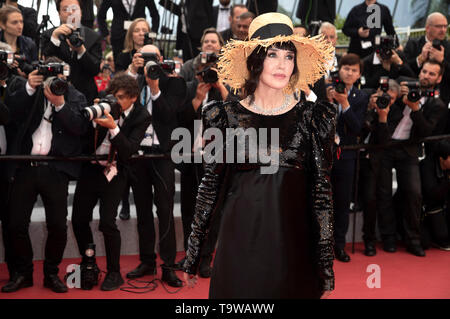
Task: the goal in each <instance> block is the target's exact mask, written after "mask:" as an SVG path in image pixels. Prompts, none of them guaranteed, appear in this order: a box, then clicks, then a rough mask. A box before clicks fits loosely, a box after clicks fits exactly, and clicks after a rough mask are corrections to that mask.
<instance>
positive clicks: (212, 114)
mask: <svg viewBox="0 0 450 319" xmlns="http://www.w3.org/2000/svg"><path fill="white" fill-rule="evenodd" d="M202 120H203V128H204V130H206V129H208V128H218V129H220V130H221V131H222V134H223V136H225V134H224V132H225V129H226V127H227V126H228V121H227V114H226V111H225V108H224V103H223V102H211V103H209V104H206V105H205V106H204V107H203V108H202ZM224 175H225V164H224V163H223V161H222V163H219V162H214V161H213V162H211V163H207V162H205V161H204V175H203V178H202V180H201V182H200V185H199V188H198V193H197V201H196V205H195V212H194V220H193V222H192V232H191V235H190V236H189V240H188V249H187V252H186V262H185V264H184V271H185V272H187V273H189V274H196V273H197V268H198V264H199V257H200V248H201V247H202V244H203V241H204V238H205V237H206V235H207V233H208V230H209V224H210V221H211V218H212V215H213V214H214V211H215V209H216V206H217V202H218V199H219V193H220V188H221V185H222V183H223V179H224Z"/></svg>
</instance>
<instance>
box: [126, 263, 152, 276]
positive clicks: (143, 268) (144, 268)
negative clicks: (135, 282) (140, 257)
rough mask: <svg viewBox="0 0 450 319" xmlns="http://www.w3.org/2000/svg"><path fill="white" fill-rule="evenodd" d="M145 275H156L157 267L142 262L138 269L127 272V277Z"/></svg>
mask: <svg viewBox="0 0 450 319" xmlns="http://www.w3.org/2000/svg"><path fill="white" fill-rule="evenodd" d="M145 275H156V267H155V266H150V265H148V264H144V263H141V264H140V265H139V266H137V268H136V269H134V270H132V271H130V272H129V273H128V274H127V278H129V279H135V278H141V277H144V276H145Z"/></svg>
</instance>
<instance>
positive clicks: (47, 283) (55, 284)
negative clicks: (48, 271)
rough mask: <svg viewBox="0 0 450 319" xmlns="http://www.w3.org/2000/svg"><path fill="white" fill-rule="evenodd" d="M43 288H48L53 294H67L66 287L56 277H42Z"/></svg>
mask: <svg viewBox="0 0 450 319" xmlns="http://www.w3.org/2000/svg"><path fill="white" fill-rule="evenodd" d="M44 287H45V288H50V289H51V290H52V291H53V292H57V293H63V292H67V291H68V288H67V286H66V285H65V284H64V283H63V282H62V281H61V279H59V277H58V275H47V276H45V277H44Z"/></svg>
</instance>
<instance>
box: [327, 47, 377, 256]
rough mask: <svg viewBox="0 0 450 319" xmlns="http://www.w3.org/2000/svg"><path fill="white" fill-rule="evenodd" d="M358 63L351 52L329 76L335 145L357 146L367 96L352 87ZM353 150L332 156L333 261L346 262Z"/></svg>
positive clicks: (354, 159) (328, 91)
mask: <svg viewBox="0 0 450 319" xmlns="http://www.w3.org/2000/svg"><path fill="white" fill-rule="evenodd" d="M362 68H363V66H362V61H361V59H360V58H359V57H358V56H357V55H356V54H353V53H348V54H346V55H344V56H343V57H342V58H341V60H340V61H339V70H338V71H337V73H333V74H332V75H331V77H332V84H331V85H330V86H329V87H328V88H327V96H328V100H329V101H330V102H332V103H333V102H334V103H335V104H336V105H337V108H338V118H337V125H336V144H338V145H353V144H358V136H359V134H360V132H361V128H362V126H363V122H364V114H365V111H366V109H367V103H368V99H369V97H368V96H367V94H366V93H364V92H363V91H360V90H359V89H358V88H356V87H355V86H354V85H355V83H356V82H357V81H358V79H359V78H360V76H361V73H362V71H363V70H362ZM355 163H356V151H353V150H343V151H342V152H340V149H339V148H338V152H337V153H336V154H335V158H334V161H333V168H332V171H331V183H332V185H333V199H334V208H335V209H334V210H335V217H334V220H335V232H334V237H335V247H334V252H335V256H336V259H337V260H339V261H342V262H349V261H350V257H349V256H348V255H347V253H346V252H345V249H344V248H345V235H346V234H347V230H348V224H349V210H350V202H351V200H352V190H353V177H354V174H355Z"/></svg>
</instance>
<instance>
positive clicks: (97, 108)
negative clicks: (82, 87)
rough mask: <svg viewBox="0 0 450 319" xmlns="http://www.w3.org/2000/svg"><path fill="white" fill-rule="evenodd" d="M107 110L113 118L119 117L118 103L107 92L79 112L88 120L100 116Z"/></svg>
mask: <svg viewBox="0 0 450 319" xmlns="http://www.w3.org/2000/svg"><path fill="white" fill-rule="evenodd" d="M106 110H107V111H108V112H109V113H110V114H111V116H112V117H113V118H115V119H117V118H119V114H120V105H119V104H118V103H117V100H116V98H115V97H114V96H113V95H112V94H108V95H107V96H105V97H104V98H102V99H100V101H99V102H98V103H96V104H94V105H91V106H87V107H85V108H84V109H83V110H82V111H81V112H82V114H83V115H84V117H85V118H87V119H88V120H89V121H92V120H93V119H97V118H100V117H102V116H104V115H105V111H106Z"/></svg>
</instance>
